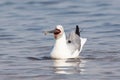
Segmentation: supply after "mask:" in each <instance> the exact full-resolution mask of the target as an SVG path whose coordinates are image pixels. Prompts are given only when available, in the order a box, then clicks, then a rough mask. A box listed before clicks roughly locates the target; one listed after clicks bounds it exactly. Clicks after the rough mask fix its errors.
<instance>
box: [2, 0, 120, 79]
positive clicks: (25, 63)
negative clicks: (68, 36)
mask: <svg viewBox="0 0 120 80" xmlns="http://www.w3.org/2000/svg"><path fill="white" fill-rule="evenodd" d="M57 24H61V25H63V26H64V28H65V31H66V32H67V33H69V31H71V30H73V29H74V28H75V25H79V26H80V28H81V29H82V32H81V36H83V37H86V38H88V41H87V43H86V44H85V46H84V49H83V51H82V53H81V54H80V57H81V58H80V60H79V59H78V60H69V61H67V63H65V61H64V60H57V61H53V60H51V59H49V54H50V51H51V49H52V46H53V44H54V39H53V36H52V35H47V36H45V35H44V34H43V33H42V31H44V30H49V29H53V28H54V27H55V26H56V25H57ZM119 43H120V0H104V1H103V0H0V80H120V44H119Z"/></svg>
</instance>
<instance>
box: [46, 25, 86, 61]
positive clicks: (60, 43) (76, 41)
mask: <svg viewBox="0 0 120 80" xmlns="http://www.w3.org/2000/svg"><path fill="white" fill-rule="evenodd" d="M47 33H53V34H54V38H55V44H54V47H53V49H52V51H51V53H50V55H51V57H52V58H57V59H67V58H77V57H79V54H80V52H81V51H82V48H83V45H84V44H85V42H86V41H87V39H86V38H82V37H80V30H79V27H78V25H76V29H75V31H72V32H71V33H70V34H69V36H68V37H66V34H65V32H64V28H63V27H62V25H57V26H56V28H55V29H54V30H51V31H46V32H45V34H47Z"/></svg>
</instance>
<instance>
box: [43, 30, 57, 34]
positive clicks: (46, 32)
mask: <svg viewBox="0 0 120 80" xmlns="http://www.w3.org/2000/svg"><path fill="white" fill-rule="evenodd" d="M54 32H55V30H50V31H44V32H43V33H44V34H45V35H47V34H49V33H54Z"/></svg>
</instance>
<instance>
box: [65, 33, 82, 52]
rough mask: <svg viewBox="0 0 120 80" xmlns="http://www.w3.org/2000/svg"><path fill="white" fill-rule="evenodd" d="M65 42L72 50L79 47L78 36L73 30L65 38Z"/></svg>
mask: <svg viewBox="0 0 120 80" xmlns="http://www.w3.org/2000/svg"><path fill="white" fill-rule="evenodd" d="M67 44H68V47H69V48H70V49H71V51H72V52H74V51H76V50H77V49H78V50H80V47H81V40H80V37H79V36H78V35H77V34H76V33H75V32H74V31H73V32H71V33H70V34H69V36H68V38H67Z"/></svg>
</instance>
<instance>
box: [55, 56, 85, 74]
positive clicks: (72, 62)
mask: <svg viewBox="0 0 120 80" xmlns="http://www.w3.org/2000/svg"><path fill="white" fill-rule="evenodd" d="M53 61H54V70H55V73H58V74H76V73H81V72H82V71H83V70H84V68H83V67H84V64H83V63H82V65H81V62H82V60H81V59H80V58H75V59H57V60H56V59H55V60H53Z"/></svg>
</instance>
